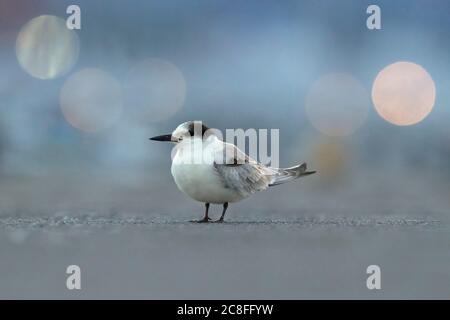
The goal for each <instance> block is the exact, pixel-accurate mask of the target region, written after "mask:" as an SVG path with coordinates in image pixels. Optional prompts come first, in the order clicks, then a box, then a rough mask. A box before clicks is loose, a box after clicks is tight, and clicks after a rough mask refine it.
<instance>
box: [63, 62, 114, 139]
mask: <svg viewBox="0 0 450 320" xmlns="http://www.w3.org/2000/svg"><path fill="white" fill-rule="evenodd" d="M60 106H61V110H62V112H63V114H64V117H65V119H66V120H67V121H68V122H69V123H70V124H71V125H72V126H74V127H75V128H77V129H79V130H81V131H85V132H97V131H101V130H104V129H106V128H108V127H110V126H112V125H113V124H114V123H115V122H116V121H117V120H118V119H119V117H120V115H121V112H122V88H121V86H120V83H119V82H118V81H117V80H116V79H115V78H114V77H112V76H111V75H109V74H108V73H106V72H105V71H102V70H100V69H95V68H87V69H83V70H81V71H79V72H77V73H75V74H73V75H72V76H70V77H69V78H68V79H67V80H66V82H65V83H64V85H63V87H62V89H61V93H60Z"/></svg>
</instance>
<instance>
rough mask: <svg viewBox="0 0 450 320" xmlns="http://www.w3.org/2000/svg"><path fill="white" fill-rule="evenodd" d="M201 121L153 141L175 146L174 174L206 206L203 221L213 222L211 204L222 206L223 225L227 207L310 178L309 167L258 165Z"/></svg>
mask: <svg viewBox="0 0 450 320" xmlns="http://www.w3.org/2000/svg"><path fill="white" fill-rule="evenodd" d="M214 132H215V131H214V130H213V129H209V128H208V127H207V126H206V125H204V124H203V123H202V122H201V121H188V122H184V123H182V124H180V125H179V126H178V127H177V128H176V129H175V130H174V131H173V132H172V133H171V134H165V135H160V136H156V137H153V138H150V140H155V141H167V142H172V143H175V144H176V146H175V148H174V150H173V152H172V167H171V172H172V176H173V178H174V180H175V183H176V185H177V187H178V189H180V190H181V191H182V192H184V193H185V194H187V195H188V196H189V197H191V198H192V199H194V200H197V201H199V202H203V203H204V204H205V214H204V217H203V219H201V220H195V221H193V222H210V221H211V219H210V217H209V216H208V211H209V206H210V204H211V203H212V204H221V205H223V211H222V215H221V216H220V218H219V219H218V220H216V221H214V222H223V221H224V217H225V212H226V211H227V209H228V204H229V203H233V202H238V201H241V200H243V199H245V198H247V197H249V196H250V195H252V194H254V193H255V192H257V191H263V190H265V189H267V188H268V187H272V186H276V185H279V184H282V183H286V182H289V181H292V180H295V179H297V178H300V177H304V176H307V175H311V174H313V173H315V171H306V163H302V164H299V165H296V166H293V167H290V168H273V167H269V166H265V165H263V164H261V163H258V162H257V161H256V160H254V159H252V158H250V157H249V156H247V155H246V154H245V153H244V152H242V151H241V150H239V148H237V147H236V146H235V145H234V144H230V143H226V142H224V141H222V140H221V139H219V138H218V137H217V135H216V134H214Z"/></svg>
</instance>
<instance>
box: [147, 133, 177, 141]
mask: <svg viewBox="0 0 450 320" xmlns="http://www.w3.org/2000/svg"><path fill="white" fill-rule="evenodd" d="M150 140H155V141H172V135H171V134H163V135H162V136H156V137H153V138H150Z"/></svg>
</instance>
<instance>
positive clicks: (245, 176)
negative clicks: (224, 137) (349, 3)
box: [214, 143, 274, 196]
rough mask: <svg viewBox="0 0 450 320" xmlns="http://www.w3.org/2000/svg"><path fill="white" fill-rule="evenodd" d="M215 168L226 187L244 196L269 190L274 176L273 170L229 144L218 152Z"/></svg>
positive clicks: (225, 144)
mask: <svg viewBox="0 0 450 320" xmlns="http://www.w3.org/2000/svg"><path fill="white" fill-rule="evenodd" d="M223 157H224V158H223ZM214 168H215V170H216V172H217V173H218V175H219V176H220V178H221V180H222V182H223V183H224V185H225V187H226V188H230V189H232V190H234V191H236V192H238V193H239V194H240V195H242V196H248V195H250V194H252V193H255V192H256V191H262V190H265V189H266V188H268V187H269V184H270V182H271V180H272V175H273V174H274V172H273V170H271V169H270V168H268V167H266V166H264V165H262V164H259V163H257V161H255V160H253V159H252V158H250V157H248V156H247V155H245V154H244V153H243V152H242V151H240V150H239V149H238V148H237V147H236V146H235V145H232V144H228V143H224V148H223V149H222V150H218V151H217V152H216V155H215V161H214Z"/></svg>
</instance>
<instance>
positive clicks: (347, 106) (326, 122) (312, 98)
mask: <svg viewBox="0 0 450 320" xmlns="http://www.w3.org/2000/svg"><path fill="white" fill-rule="evenodd" d="M369 101H370V98H369V93H368V92H367V90H366V89H365V88H364V87H363V85H362V84H361V83H360V82H359V81H358V80H356V79H355V78H354V77H353V76H351V75H349V74H346V73H331V74H327V75H324V76H322V77H321V78H320V79H319V80H317V81H316V82H315V83H314V84H313V86H312V87H311V89H310V91H309V92H308V95H307V97H306V114H307V116H308V119H309V120H310V121H311V123H312V125H313V126H314V127H315V128H316V129H317V130H319V131H320V132H322V133H324V134H326V135H328V136H332V137H339V136H347V135H350V134H352V133H353V132H355V131H356V130H357V129H358V128H359V127H361V125H362V124H363V123H364V122H365V121H366V119H367V114H368V109H369Z"/></svg>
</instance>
